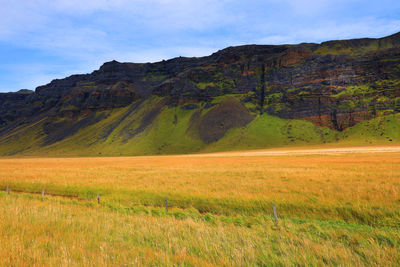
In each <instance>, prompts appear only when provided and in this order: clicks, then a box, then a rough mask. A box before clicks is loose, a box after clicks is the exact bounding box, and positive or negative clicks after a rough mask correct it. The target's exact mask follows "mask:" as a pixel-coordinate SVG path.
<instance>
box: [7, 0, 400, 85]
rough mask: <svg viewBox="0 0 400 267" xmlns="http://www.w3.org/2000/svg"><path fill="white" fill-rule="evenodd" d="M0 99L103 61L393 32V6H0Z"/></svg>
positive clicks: (174, 0)
mask: <svg viewBox="0 0 400 267" xmlns="http://www.w3.org/2000/svg"><path fill="white" fill-rule="evenodd" d="M0 6H1V9H0V92H9V91H18V90H19V89H30V90H34V89H35V88H36V87H37V86H40V85H44V84H47V83H49V82H50V81H51V80H52V79H56V78H64V77H66V76H69V75H72V74H80V73H90V72H92V71H93V70H96V69H98V68H99V67H100V66H101V65H102V64H103V63H104V62H107V61H111V60H117V61H120V62H155V61H160V60H163V59H169V58H173V57H177V56H189V57H192V56H196V57H199V56H206V55H210V54H212V53H213V52H216V51H218V50H220V49H223V48H225V47H228V46H235V45H243V44H284V43H285V44H286V43H291V44H294V43H301V42H316V43H320V42H323V41H327V40H335V39H351V38H361V37H374V38H376V37H383V36H387V35H390V34H393V33H396V32H399V31H400V1H398V0H379V1H375V0H264V1H261V0H243V1H239V0H215V1H212V0H197V1H195V0H0Z"/></svg>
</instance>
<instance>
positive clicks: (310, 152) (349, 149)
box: [193, 146, 400, 157]
mask: <svg viewBox="0 0 400 267" xmlns="http://www.w3.org/2000/svg"><path fill="white" fill-rule="evenodd" d="M393 152H400V146H382V147H343V148H315V149H290V150H284V149H279V150H278V149H277V150H273V149H269V150H258V151H237V152H221V153H212V154H201V155H193V156H195V157H251V156H277V155H315V154H322V155H323V154H349V153H393Z"/></svg>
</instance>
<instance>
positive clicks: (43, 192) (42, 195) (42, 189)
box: [42, 188, 44, 197]
mask: <svg viewBox="0 0 400 267" xmlns="http://www.w3.org/2000/svg"><path fill="white" fill-rule="evenodd" d="M42 197H44V188H43V189H42Z"/></svg>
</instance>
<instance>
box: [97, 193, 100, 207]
mask: <svg viewBox="0 0 400 267" xmlns="http://www.w3.org/2000/svg"><path fill="white" fill-rule="evenodd" d="M97 203H98V204H100V193H97Z"/></svg>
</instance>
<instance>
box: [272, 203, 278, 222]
mask: <svg viewBox="0 0 400 267" xmlns="http://www.w3.org/2000/svg"><path fill="white" fill-rule="evenodd" d="M272 210H273V211H274V218H275V224H278V215H277V214H276V206H275V204H273V205H272Z"/></svg>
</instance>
